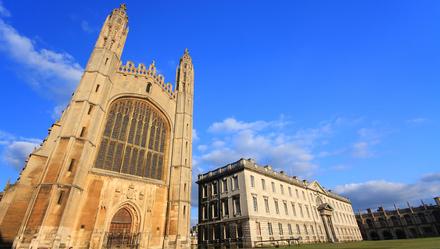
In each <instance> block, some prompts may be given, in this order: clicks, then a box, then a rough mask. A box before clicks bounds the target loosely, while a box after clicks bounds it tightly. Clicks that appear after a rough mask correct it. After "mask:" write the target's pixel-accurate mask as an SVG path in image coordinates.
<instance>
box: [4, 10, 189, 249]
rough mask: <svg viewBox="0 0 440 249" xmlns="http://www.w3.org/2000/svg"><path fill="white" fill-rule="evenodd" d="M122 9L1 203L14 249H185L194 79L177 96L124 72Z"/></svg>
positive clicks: (128, 68)
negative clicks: (70, 96) (72, 91)
mask: <svg viewBox="0 0 440 249" xmlns="http://www.w3.org/2000/svg"><path fill="white" fill-rule="evenodd" d="M127 34H128V17H127V11H126V6H125V5H124V4H123V5H121V6H120V7H119V8H116V9H114V10H113V11H112V12H111V13H110V15H109V16H108V17H107V19H106V20H105V23H104V25H103V27H102V30H101V32H100V34H99V37H98V40H97V42H96V45H95V47H94V49H93V52H92V54H91V56H90V59H89V61H88V63H87V66H86V68H85V71H84V74H83V76H82V78H81V80H80V82H79V85H78V87H77V89H76V91H75V92H74V94H73V95H72V99H71V101H70V103H69V105H68V106H67V108H66V109H65V111H64V112H63V114H62V116H61V118H60V120H59V121H57V122H56V123H55V124H54V125H53V126H52V127H51V128H50V129H49V134H48V136H47V138H46V139H45V140H44V142H43V143H42V145H41V146H40V147H39V148H38V149H36V150H35V151H33V152H32V154H31V155H30V156H29V158H28V160H27V162H26V165H25V167H24V169H23V171H22V172H21V175H20V178H19V179H18V181H17V182H16V183H15V184H13V185H10V186H8V188H7V190H6V191H5V192H4V193H3V196H2V199H1V202H0V238H1V239H0V242H1V243H2V244H3V245H8V244H9V245H12V246H13V247H14V248H115V247H118V248H186V247H189V246H190V240H189V232H190V231H189V225H190V189H191V167H192V165H191V162H192V158H191V155H192V127H193V96H194V95H193V93H194V71H193V64H192V60H191V57H190V55H189V53H188V50H185V52H184V55H183V56H182V58H181V59H180V63H179V66H178V68H177V73H176V74H177V75H176V82H175V89H173V88H172V86H171V84H170V83H165V82H164V78H163V76H162V75H159V74H157V72H156V68H155V65H154V63H152V64H151V65H150V66H148V67H146V66H145V65H143V64H139V65H138V66H137V67H136V66H135V65H134V64H133V63H132V62H127V63H126V64H125V65H123V64H122V63H121V54H122V50H123V48H124V45H125V40H126V38H127Z"/></svg>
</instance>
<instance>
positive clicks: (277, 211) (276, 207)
mask: <svg viewBox="0 0 440 249" xmlns="http://www.w3.org/2000/svg"><path fill="white" fill-rule="evenodd" d="M274 204H275V213H276V214H280V208H279V207H278V200H277V199H274Z"/></svg>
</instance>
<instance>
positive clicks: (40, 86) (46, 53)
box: [0, 4, 83, 103]
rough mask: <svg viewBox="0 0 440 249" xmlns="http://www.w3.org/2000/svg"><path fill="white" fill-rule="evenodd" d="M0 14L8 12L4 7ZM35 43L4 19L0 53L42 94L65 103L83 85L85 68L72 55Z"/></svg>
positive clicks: (1, 26) (0, 23)
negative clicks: (78, 84)
mask: <svg viewBox="0 0 440 249" xmlns="http://www.w3.org/2000/svg"><path fill="white" fill-rule="evenodd" d="M0 13H3V14H2V16H3V17H5V16H6V15H5V13H8V11H7V9H6V8H4V7H3V5H1V4H0ZM35 44H36V42H35V41H34V40H32V39H31V38H29V37H27V36H25V35H23V34H20V33H19V32H18V31H17V30H16V29H15V28H14V27H13V26H11V25H10V24H8V23H7V22H6V21H5V20H4V18H0V51H1V52H2V53H4V54H5V55H7V56H8V57H9V58H10V59H11V60H12V61H14V62H15V63H17V65H18V67H16V68H17V74H18V75H19V76H20V77H23V78H24V79H25V80H26V81H27V82H28V83H29V84H30V85H31V86H32V87H33V88H34V89H35V90H37V91H38V92H39V93H41V94H43V95H46V96H47V97H49V98H51V99H53V100H55V101H56V102H57V103H65V102H66V101H67V100H68V99H69V98H70V96H71V93H72V92H73V90H74V89H75V86H76V84H77V83H78V82H79V80H80V78H81V75H82V72H83V68H82V67H81V66H80V65H79V64H78V63H77V62H76V61H75V59H74V58H73V57H72V56H71V55H70V54H68V53H65V52H55V51H52V50H49V49H45V48H40V49H38V48H37V47H36V45H35Z"/></svg>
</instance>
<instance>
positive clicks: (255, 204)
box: [252, 195, 258, 212]
mask: <svg viewBox="0 0 440 249" xmlns="http://www.w3.org/2000/svg"><path fill="white" fill-rule="evenodd" d="M252 202H253V203H254V212H258V201H257V196H255V195H254V196H252Z"/></svg>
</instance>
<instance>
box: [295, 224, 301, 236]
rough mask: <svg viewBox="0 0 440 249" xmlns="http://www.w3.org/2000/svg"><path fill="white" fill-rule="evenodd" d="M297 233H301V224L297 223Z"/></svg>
mask: <svg viewBox="0 0 440 249" xmlns="http://www.w3.org/2000/svg"><path fill="white" fill-rule="evenodd" d="M296 233H297V234H301V228H300V226H299V224H296Z"/></svg>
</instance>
